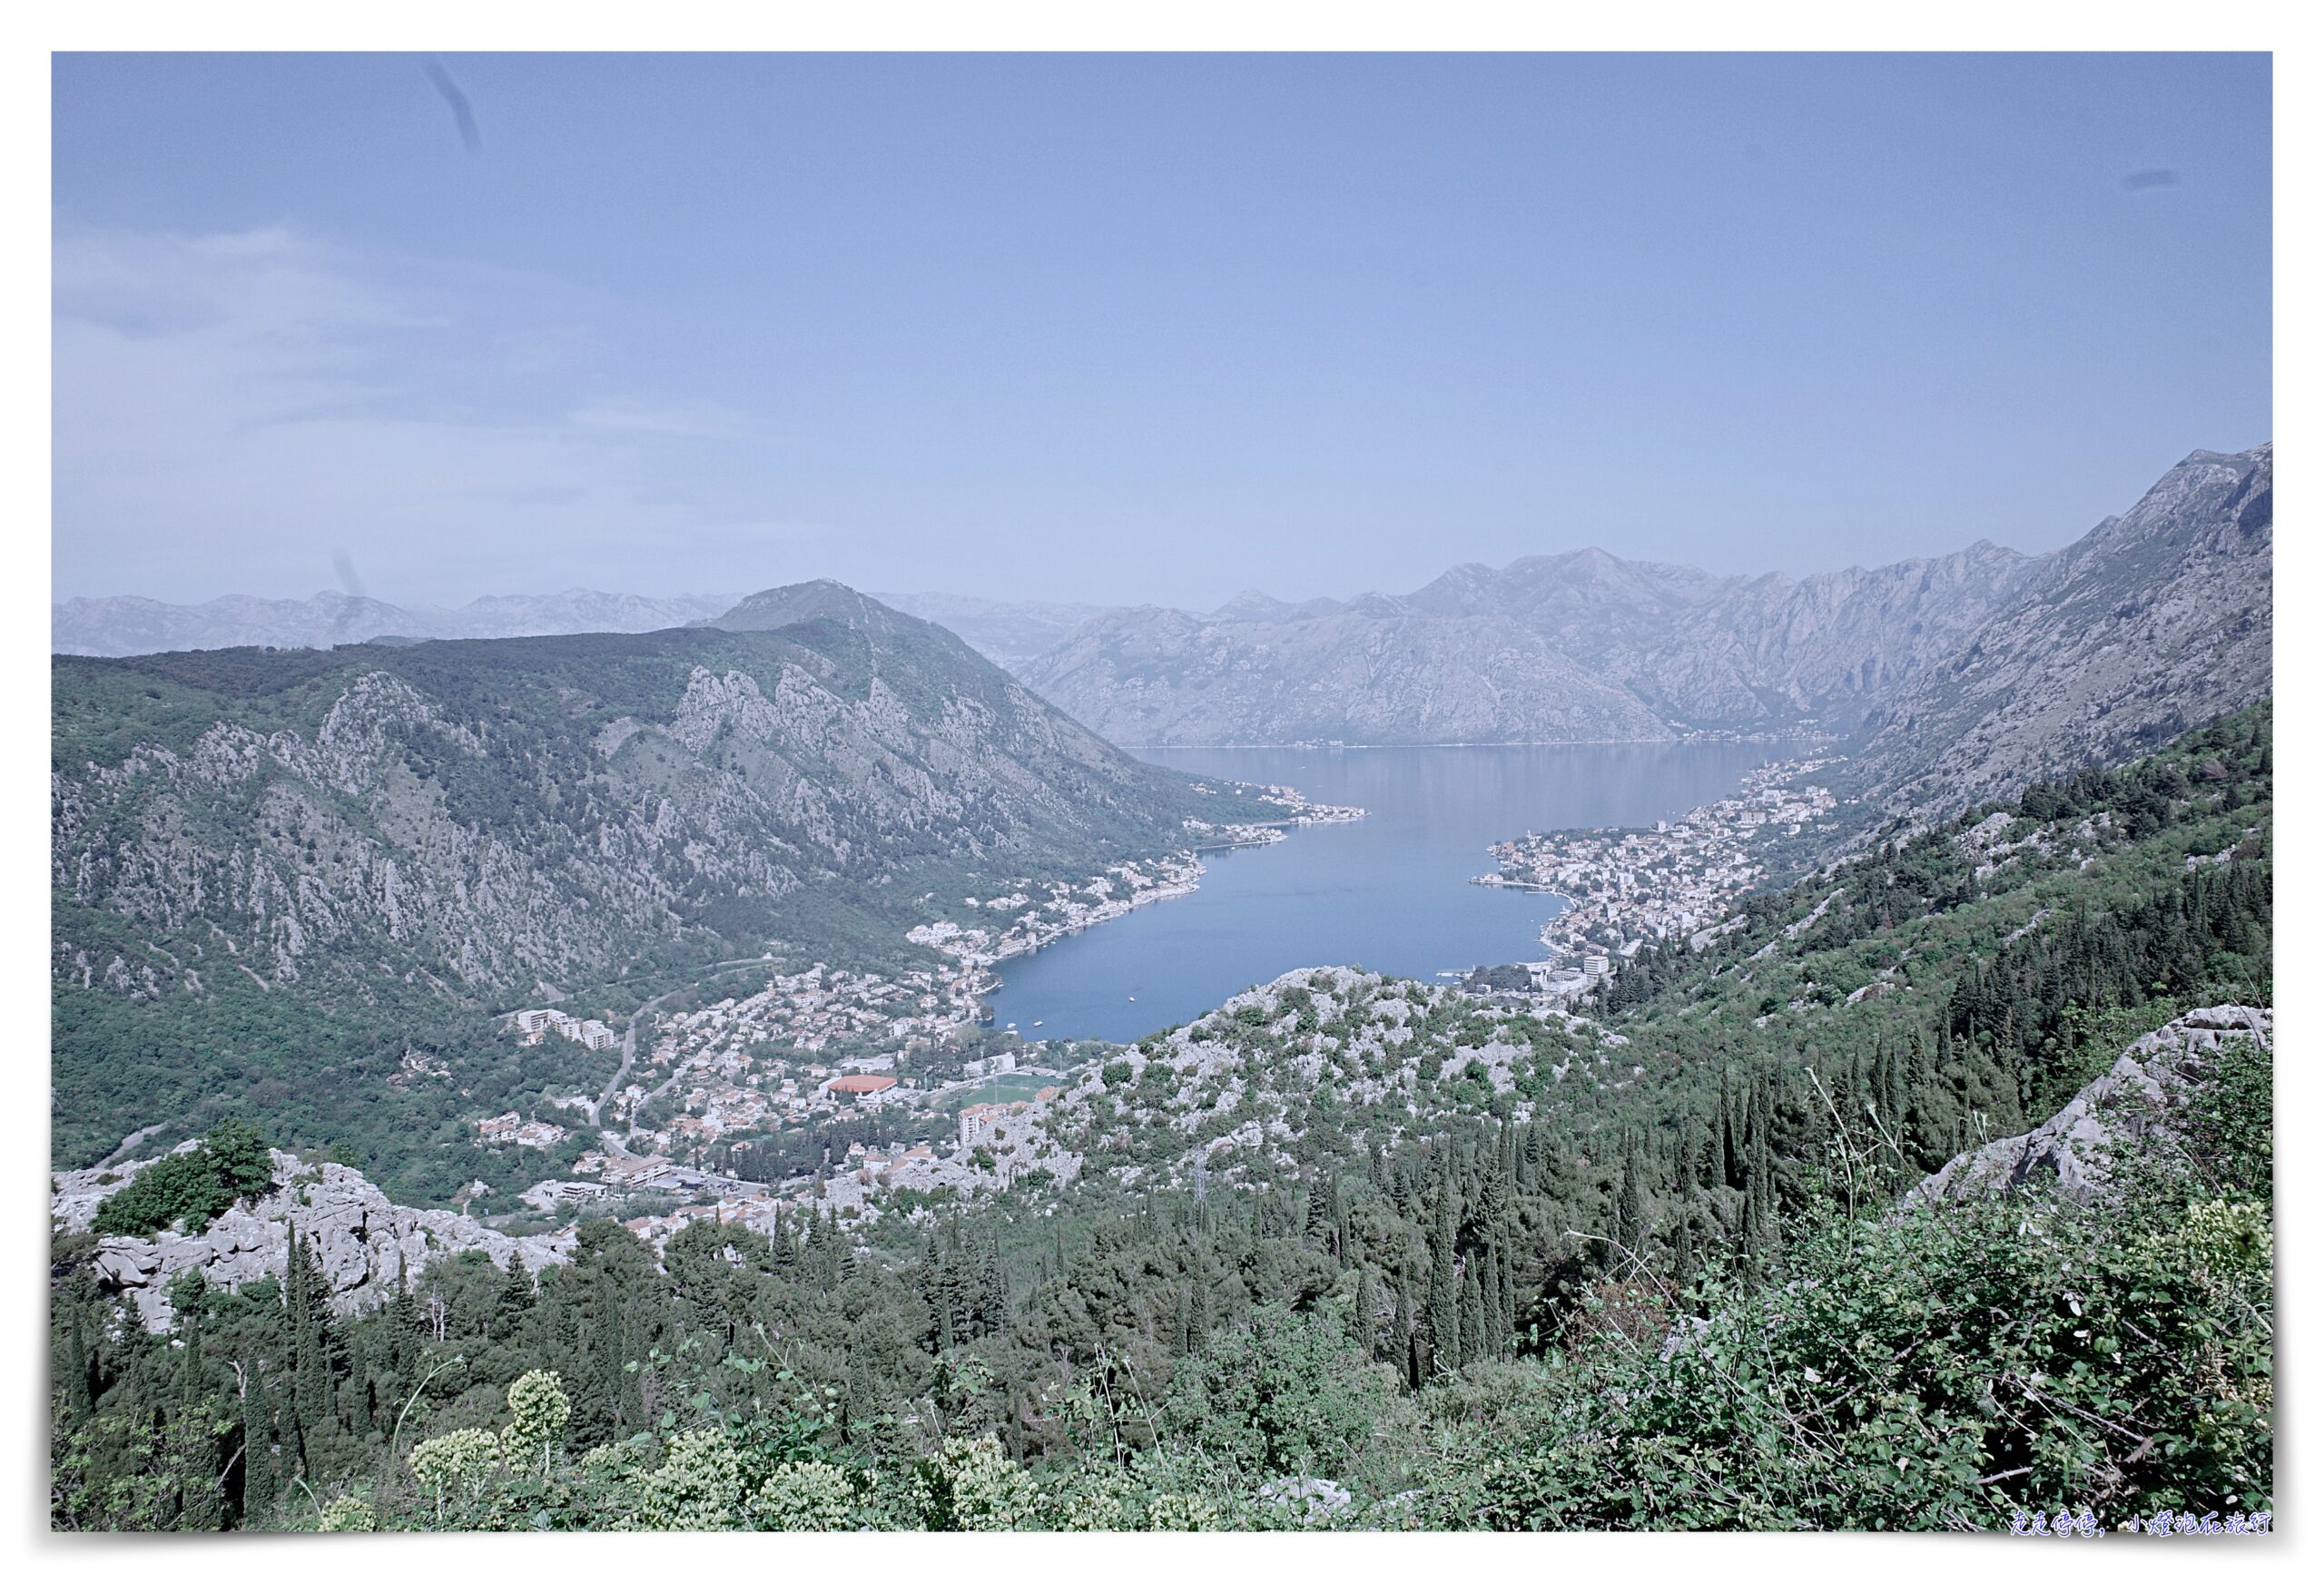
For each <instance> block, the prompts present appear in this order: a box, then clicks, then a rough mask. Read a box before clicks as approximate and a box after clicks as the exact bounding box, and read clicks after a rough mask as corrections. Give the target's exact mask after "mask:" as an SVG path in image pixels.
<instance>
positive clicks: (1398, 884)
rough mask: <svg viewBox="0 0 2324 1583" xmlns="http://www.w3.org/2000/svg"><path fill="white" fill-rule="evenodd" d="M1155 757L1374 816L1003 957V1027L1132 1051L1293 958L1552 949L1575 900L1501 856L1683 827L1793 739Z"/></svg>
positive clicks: (1307, 836) (1333, 961)
mask: <svg viewBox="0 0 2324 1583" xmlns="http://www.w3.org/2000/svg"><path fill="white" fill-rule="evenodd" d="M1138 756H1139V757H1141V758H1144V759H1147V760H1149V761H1151V762H1154V763H1157V764H1167V765H1168V766H1170V767H1171V768H1173V769H1179V770H1187V771H1192V772H1196V773H1197V774H1205V775H1223V776H1228V777H1231V778H1233V779H1235V780H1238V781H1256V782H1260V783H1262V784H1268V785H1285V786H1296V787H1297V788H1299V790H1301V791H1305V793H1306V794H1307V795H1308V796H1310V797H1313V798H1315V799H1316V800H1317V801H1324V802H1343V803H1344V802H1353V803H1356V804H1358V805H1360V806H1362V807H1364V808H1366V809H1369V810H1370V814H1369V815H1368V817H1366V818H1364V819H1363V820H1360V821H1357V822H1355V823H1354V824H1337V825H1315V826H1309V827H1307V828H1305V829H1299V830H1294V831H1292V832H1291V839H1289V840H1288V841H1279V842H1277V843H1276V844H1275V845H1274V846H1269V847H1257V848H1253V849H1248V850H1242V851H1234V852H1214V853H1209V854H1206V857H1205V861H1206V863H1207V864H1208V865H1209V872H1208V873H1206V875H1204V877H1203V881H1202V886H1201V889H1199V890H1196V892H1195V893H1194V894H1193V895H1191V896H1186V897H1181V898H1179V899H1177V900H1173V901H1158V902H1154V903H1151V904H1149V905H1147V906H1145V907H1141V908H1139V909H1137V911H1135V912H1132V913H1131V914H1129V915H1128V917H1126V918H1120V919H1115V920H1114V921H1113V922H1111V923H1107V924H1101V925H1099V926H1098V928H1096V929H1086V930H1084V931H1083V932H1081V933H1080V934H1077V935H1068V936H1067V937H1066V938H1065V939H1061V940H1059V941H1058V942H1057V943H1056V944H1055V945H1052V946H1050V947H1049V949H1046V950H1042V951H1039V952H1036V953H1035V954H1034V955H1032V956H1029V957H1019V958H1016V959H1013V960H1011V961H1008V962H1004V963H1002V964H1001V966H1000V975H1001V978H1002V979H1003V983H1002V987H1001V988H1000V989H999V990H998V991H996V992H995V993H994V995H993V996H992V1007H993V1014H994V1020H995V1022H996V1023H997V1024H998V1025H1000V1026H1001V1027H1006V1026H1008V1025H1009V1023H1012V1022H1013V1023H1015V1024H1016V1025H1017V1031H1018V1032H1019V1034H1021V1035H1023V1036H1024V1037H1027V1038H1103V1039H1114V1040H1119V1041H1124V1042H1127V1041H1128V1040H1132V1039H1135V1038H1137V1037H1141V1036H1142V1035H1145V1034H1149V1033H1153V1032H1155V1031H1157V1030H1158V1029H1160V1028H1165V1027H1172V1026H1174V1025H1176V1024H1177V1023H1181V1022H1185V1021H1187V1020H1189V1019H1190V1018H1196V1017H1199V1016H1201V1015H1202V1014H1203V1013H1204V1012H1206V1011H1207V1010H1209V1009H1210V1008H1213V1007H1215V1006H1216V1005H1217V1004H1218V1003H1219V1002H1220V1001H1222V1000H1224V999H1226V998H1227V997H1228V996H1230V995H1233V994H1235V993H1236V992H1237V991H1239V990H1242V989H1246V988H1249V987H1250V986H1251V985H1253V984H1256V983H1264V982H1265V981H1266V980H1267V979H1269V978H1275V977H1276V976H1277V975H1278V974H1282V973H1287V972H1289V971H1290V970H1291V969H1293V968H1313V967H1324V966H1357V967H1364V968H1372V969H1374V971H1377V972H1386V973H1396V974H1403V975H1406V976H1409V977H1413V978H1430V977H1433V975H1434V974H1435V973H1436V972H1437V971H1438V970H1439V969H1442V968H1472V967H1477V966H1480V965H1482V964H1485V963H1492V962H1515V961H1534V960H1538V959H1540V957H1541V941H1540V939H1539V932H1540V929H1541V925H1542V924H1544V923H1546V922H1547V921H1549V919H1551V917H1553V916H1555V914H1556V913H1557V911H1558V909H1560V908H1561V907H1562V906H1563V905H1564V904H1563V903H1562V902H1561V901H1559V900H1557V899H1556V898H1554V897H1550V896H1541V895H1533V894H1529V893H1526V892H1523V891H1512V890H1495V889H1492V888H1490V887H1487V886H1482V885H1472V884H1470V883H1469V882H1468V881H1469V879H1470V877H1471V876H1472V875H1475V874H1484V873H1490V872H1492V868H1493V863H1492V859H1491V857H1490V856H1488V855H1487V852H1486V848H1488V847H1490V846H1491V845H1492V843H1493V842H1494V841H1502V840H1505V839H1506V838H1508V837H1510V836H1513V835H1521V834H1523V833H1524V832H1525V831H1528V830H1558V829H1570V828H1575V827H1582V826H1591V825H1609V824H1651V823H1652V822H1653V821H1656V820H1658V819H1669V818H1671V817H1674V816H1676V815H1678V814H1681V813H1684V812H1686V811H1688V810H1689V809H1690V808H1694V807H1697V806H1699V805H1700V804H1702V803H1704V802H1708V801H1711V800H1712V799H1714V798H1716V797H1719V796H1723V795H1724V794H1725V793H1727V792H1728V791H1731V790H1733V789H1734V787H1735V786H1736V785H1737V784H1738V782H1740V781H1741V780H1742V778H1743V776H1744V774H1745V773H1746V772H1748V771H1749V770H1750V769H1751V768H1752V767H1753V766H1755V765H1758V764H1762V763H1766V762H1769V761H1770V760H1772V759H1776V758H1779V757H1782V756H1785V750H1784V747H1783V745H1782V744H1777V743H1758V742H1721V743H1712V744H1705V745H1701V746H1691V747H1682V746H1678V745H1675V744H1670V745H1651V744H1649V745H1639V746H1610V747H1597V746H1577V747H1510V748H1482V747H1481V748H1358V749H1352V750H1345V751H1339V752H1334V751H1332V750H1328V749H1314V750H1309V749H1299V748H1155V749H1148V750H1145V751H1143V752H1140V753H1139V755H1138ZM1132 996H1135V997H1137V999H1136V1000H1135V1001H1134V1002H1133V1001H1132V1000H1131V997H1132ZM1037 1019H1038V1020H1039V1022H1040V1023H1041V1024H1042V1026H1041V1027H1039V1028H1036V1027H1034V1026H1033V1024H1034V1022H1035V1021H1036V1020H1037Z"/></svg>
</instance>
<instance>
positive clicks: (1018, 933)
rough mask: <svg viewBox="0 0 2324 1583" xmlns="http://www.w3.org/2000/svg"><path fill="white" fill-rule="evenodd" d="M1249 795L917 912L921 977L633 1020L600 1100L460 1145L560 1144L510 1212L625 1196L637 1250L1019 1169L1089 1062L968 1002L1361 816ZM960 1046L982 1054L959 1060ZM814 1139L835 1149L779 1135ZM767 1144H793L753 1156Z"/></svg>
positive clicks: (819, 986)
mask: <svg viewBox="0 0 2324 1583" xmlns="http://www.w3.org/2000/svg"><path fill="white" fill-rule="evenodd" d="M1264 790H1265V792H1266V794H1267V795H1268V797H1269V798H1270V799H1271V800H1272V801H1275V802H1276V803H1277V804H1278V805H1280V806H1281V807H1282V809H1283V810H1284V816H1283V817H1282V818H1281V819H1280V820H1275V821H1264V822H1249V821H1246V822H1215V823H1214V822H1206V821H1201V820H1194V819H1189V820H1187V821H1186V828H1187V834H1188V836H1189V838H1190V840H1191V841H1192V847H1191V848H1190V850H1185V851H1180V852H1177V853H1172V854H1168V855H1167V856H1163V857H1159V858H1152V859H1145V860H1133V861H1128V862H1122V863H1118V864H1114V865H1112V866H1110V867H1108V868H1107V869H1106V870H1104V871H1103V872H1101V873H1098V874H1097V875H1094V876H1092V877H1091V878H1089V879H1088V880H1084V881H1082V882H1080V883H1078V884H1068V883H1065V882H1062V881H1052V882H1050V883H1048V884H1036V883H1035V882H1034V881H1033V880H1031V879H1029V878H1019V879H1016V880H1011V881H1010V882H1009V888H1008V889H1007V890H1003V891H1002V892H1001V893H1000V894H999V895H994V896H963V897H960V898H959V899H958V902H957V905H952V904H950V903H940V902H939V899H938V898H936V897H934V896H925V897H922V898H921V900H922V902H923V903H927V904H931V906H933V905H941V906H942V909H943V910H945V911H946V912H948V913H950V914H952V916H951V917H948V918H940V919H934V920H931V921H930V922H927V923H923V924H921V925H919V926H917V927H915V928H913V929H911V930H910V931H909V932H908V934H907V936H906V938H907V939H909V940H910V941H911V943H913V944H915V945H919V946H922V947H926V948H929V949H931V950H933V951H935V952H936V953H937V954H938V955H939V956H940V958H941V959H942V961H941V965H940V966H935V967H930V968H915V969H911V970H908V971H903V972H901V973H898V974H896V975H894V976H892V977H891V976H890V975H887V974H883V973H880V972H876V971H859V970H851V969H846V968H836V967H833V966H832V965H830V964H828V963H825V962H821V961H818V962H814V963H812V964H810V965H808V966H807V967H805V968H800V969H798V970H795V971H788V972H785V971H782V970H778V969H773V968H771V969H770V972H769V976H768V978H767V980H766V983H765V986H764V988H760V989H757V990H755V991H754V992H753V993H751V994H748V995H743V996H734V995H729V996H725V997H723V998H717V999H714V1000H709V1001H707V1002H705V1003H703V1004H699V1005H694V1004H691V1003H690V1002H687V1001H684V1000H682V1001H680V1002H679V1004H678V1005H675V1006H670V1007H667V1008H659V1007H658V1006H657V1008H651V1009H641V1011H640V1013H639V1019H638V1024H637V1026H636V1027H634V1028H632V1029H631V1030H630V1037H631V1040H632V1044H631V1045H630V1047H631V1048H634V1049H636V1050H637V1052H638V1053H637V1055H636V1057H635V1061H634V1062H631V1061H627V1060H625V1064H624V1067H623V1069H622V1071H621V1072H620V1073H619V1074H617V1075H616V1077H615V1083H616V1084H617V1085H618V1086H608V1089H607V1092H606V1094H605V1095H604V1096H602V1097H601V1098H596V1099H593V1098H592V1097H591V1096H587V1095H579V1094H576V1095H572V1096H558V1097H554V1098H553V1101H552V1105H551V1106H550V1107H549V1108H550V1109H552V1110H554V1111H555V1113H556V1116H557V1117H560V1118H561V1119H551V1118H550V1117H547V1116H540V1117H534V1118H529V1119H528V1118H527V1117H525V1116H520V1115H518V1114H517V1113H516V1112H514V1111H510V1112H507V1113H505V1114H502V1115H499V1116H489V1117H485V1118H482V1119H480V1120H478V1122H477V1123H476V1124H475V1125H476V1128H477V1133H478V1138H479V1140H480V1141H482V1142H484V1143H486V1144H489V1145H502V1146H507V1147H511V1148H520V1149H534V1150H538V1151H541V1152H542V1153H543V1154H544V1155H550V1154H554V1153H556V1151H558V1150H559V1148H560V1146H561V1145H566V1146H565V1150H564V1152H565V1155H566V1158H567V1159H568V1160H569V1162H570V1163H569V1172H570V1175H568V1176H567V1177H566V1178H563V1179H559V1178H554V1177H552V1178H546V1179H544V1180H542V1181H539V1182H537V1183H536V1184H535V1185H533V1186H532V1187H531V1188H529V1189H527V1191H526V1193H525V1194H524V1195H522V1199H521V1202H522V1204H524V1205H525V1207H526V1208H527V1209H529V1210H531V1211H534V1212H536V1213H537V1214H546V1215H550V1216H553V1217H560V1218H561V1217H563V1216H565V1215H567V1214H573V1213H577V1212H579V1211H580V1210H582V1209H584V1208H586V1207H589V1206H593V1205H594V1206H598V1207H600V1208H601V1207H602V1201H604V1200H606V1199H607V1198H609V1197H612V1198H618V1199H621V1200H623V1201H625V1202H626V1201H630V1200H644V1201H645V1202H647V1203H649V1204H655V1208H654V1210H653V1212H652V1213H648V1214H642V1215H639V1216H636V1217H635V1218H633V1219H632V1220H631V1221H630V1222H629V1223H628V1224H630V1225H631V1229H633V1230H635V1231H637V1232H638V1233H639V1234H642V1235H646V1236H648V1237H651V1238H655V1239H658V1238H660V1237H662V1236H665V1235H667V1234H670V1233H671V1232H674V1231H675V1230H676V1229H678V1228H679V1227H681V1226H683V1225H684V1224H686V1223H687V1222H688V1221H690V1220H693V1219H698V1218H703V1217H705V1216H711V1215H715V1216H717V1217H718V1218H720V1219H722V1220H740V1221H745V1222H750V1221H755V1220H759V1219H762V1218H763V1217H765V1216H768V1215H771V1214H778V1213H782V1212H783V1205H784V1204H786V1203H792V1202H795V1201H805V1202H812V1203H813V1204H815V1205H816V1206H818V1207H819V1208H820V1209H822V1210H824V1211H828V1212H831V1213H836V1214H842V1215H843V1216H845V1217H848V1218H857V1217H875V1216H876V1215H877V1214H879V1213H880V1211H879V1208H878V1205H877V1202H876V1199H877V1195H878V1193H879V1191H880V1190H881V1189H882V1188H888V1187H897V1186H902V1187H914V1188H918V1189H920V1190H921V1191H922V1192H931V1193H932V1192H936V1191H940V1190H941V1189H944V1188H948V1187H949V1188H952V1189H956V1190H961V1191H966V1190H970V1189H973V1188H974V1187H976V1186H978V1185H990V1184H991V1183H993V1182H994V1181H995V1180H996V1179H999V1180H1006V1179H1008V1177H1009V1175H1010V1174H1011V1173H1012V1172H1015V1171H1019V1170H1024V1169H1029V1168H1034V1167H1033V1165H1031V1161H1032V1159H1033V1157H1034V1156H1035V1155H1038V1153H1039V1149H1038V1145H1037V1142H1036V1131H1037V1129H1036V1127H1035V1125H1034V1124H1035V1123H1037V1122H1038V1120H1039V1116H1040V1114H1041V1113H1042V1112H1043V1111H1044V1110H1045V1109H1046V1107H1047V1106H1048V1104H1049V1101H1050V1100H1051V1099H1053V1098H1054V1097H1056V1096H1057V1095H1058V1094H1059V1092H1061V1091H1062V1086H1064V1085H1065V1084H1067V1083H1068V1081H1069V1079H1070V1078H1071V1077H1072V1075H1073V1071H1074V1070H1075V1068H1076V1067H1077V1066H1078V1065H1086V1062H1082V1061H1079V1060H1078V1058H1077V1057H1075V1056H1074V1055H1073V1054H1072V1053H1071V1049H1070V1047H1068V1046H1065V1045H1062V1044H1056V1043H1049V1042H1042V1041H1039V1036H1038V1035H1034V1036H1032V1041H1033V1042H1029V1043H1028V1042H1022V1041H1019V1039H1018V1038H1017V1037H1015V1036H1014V1033H1013V1030H1011V1031H1009V1032H1007V1033H1003V1034H1000V1035H993V1034H990V1033H989V1032H988V1033H983V1034H982V1035H981V1036H980V1035H979V1030H980V1028H981V1027H982V1025H984V1024H985V1023H987V1022H988V1021H989V1020H990V1012H989V1011H988V1010H987V1008H986V1005H985V1001H986V998H987V997H988V996H990V994H991V992H992V991H993V990H994V989H995V988H998V987H999V984H1000V979H999V978H998V976H997V975H996V973H995V972H994V968H996V967H997V966H998V965H999V964H1000V963H1002V962H1005V961H1007V960H1009V959H1012V958H1016V957H1020V956H1023V955H1026V954H1028V953H1029V952H1032V951H1036V950H1039V949H1041V948H1042V947H1044V946H1047V945H1049V944H1051V943H1053V942H1054V941H1056V940H1058V939H1062V938H1064V937H1065V936H1067V935H1068V934H1072V933H1076V932H1078V931H1079V930H1081V929H1088V928H1091V927H1093V926H1095V925H1097V924H1100V923H1104V922H1107V921H1109V920H1110V919H1117V918H1120V917H1122V916H1123V915H1125V914H1126V913H1128V912H1129V911H1130V910H1131V909H1134V908H1137V907H1143V906H1146V905H1147V904H1148V903H1151V902H1156V901H1163V900H1169V899H1170V898H1173V897H1177V896H1184V895H1186V894H1187V893H1188V892H1190V891H1191V890H1194V889H1195V887H1196V884H1198V883H1199V882H1200V880H1201V877H1202V874H1203V872H1204V870H1203V863H1202V859H1201V857H1200V856H1199V853H1200V852H1202V851H1206V850H1221V849H1225V848H1231V847H1247V846H1263V845H1267V844H1270V843H1273V842H1275V841H1282V840H1284V839H1285V832H1286V830H1287V829H1288V828H1291V827H1295V826H1299V825H1309V824H1334V823H1343V822H1346V821H1351V820H1355V819H1360V818H1362V817H1363V816H1364V810H1362V809H1360V808H1350V807H1340V806H1334V805H1331V804H1326V803H1319V802H1314V801H1309V800H1307V799H1306V798H1305V797H1303V796H1302V795H1301V794H1300V793H1299V792H1297V791H1294V790H1292V789H1291V788H1289V787H1283V786H1271V787H1266V788H1265V789H1264ZM988 919H989V921H988ZM507 1024H508V1027H509V1031H510V1032H511V1033H512V1034H514V1035H515V1036H516V1037H517V1042H518V1043H519V1044H520V1045H524V1046H537V1045H540V1044H541V1043H542V1042H543V1041H544V1040H546V1039H547V1038H549V1037H559V1038H564V1039H567V1040H570V1041H572V1042H574V1043H576V1044H579V1045H581V1046H583V1047H585V1048H588V1049H591V1050H598V1049H606V1048H610V1047H614V1046H615V1045H620V1044H622V1043H623V1036H622V1035H621V1034H620V1033H617V1032H615V1029H614V1028H613V1027H611V1026H610V1025H609V1024H608V1023H606V1022H605V1021H603V1020H601V1019H597V1018H587V1019H584V1018H576V1017H573V1016H571V1015H569V1014H567V1013H566V1012H563V1011H559V1010H556V1009H554V1008H532V1009H526V1010H520V1011H517V1012H516V1013H513V1014H512V1015H511V1016H510V1017H509V1018H507ZM971 1046H974V1047H978V1048H981V1049H983V1050H984V1051H985V1053H983V1054H977V1055H971V1054H970V1053H969V1051H970V1047H971ZM980 1096H981V1097H980ZM592 1120H594V1122H595V1124H596V1126H597V1128H598V1130H597V1134H596V1136H597V1138H598V1140H599V1142H600V1143H601V1145H603V1146H602V1147H599V1148H594V1149H588V1150H586V1152H583V1153H581V1154H579V1155H578V1157H577V1158H573V1157H572V1148H573V1147H575V1146H578V1145H567V1143H566V1140H567V1139H568V1137H570V1136H574V1135H575V1134H576V1132H582V1131H585V1130H586V1128H585V1127H584V1126H582V1125H581V1124H583V1123H585V1122H588V1121H592ZM811 1136H828V1137H830V1138H832V1139H834V1140H835V1141H834V1142H832V1143H829V1144H825V1145H813V1144H803V1143H800V1142H798V1141H797V1140H803V1139H806V1138H809V1137H811ZM785 1141H790V1142H791V1143H792V1145H793V1146H791V1147H788V1148H783V1147H773V1146H771V1145H777V1144H781V1143H783V1142H785ZM770 1161H772V1162H773V1163H774V1164H773V1168H770V1165H769V1162H770ZM680 1200H692V1201H693V1202H678V1201H680Z"/></svg>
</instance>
